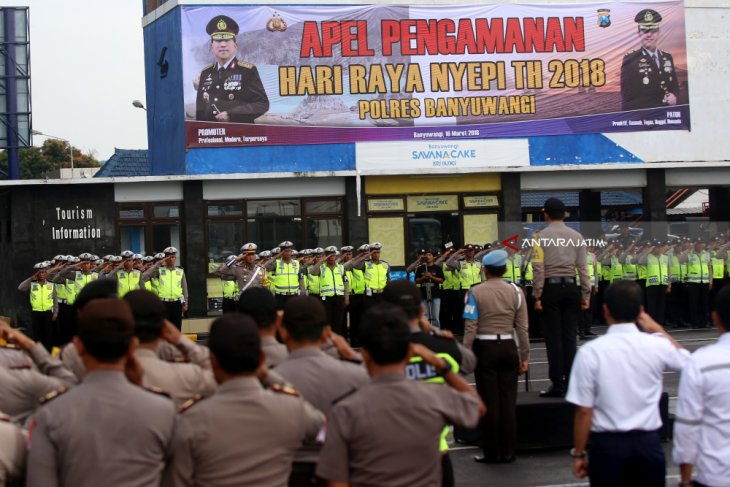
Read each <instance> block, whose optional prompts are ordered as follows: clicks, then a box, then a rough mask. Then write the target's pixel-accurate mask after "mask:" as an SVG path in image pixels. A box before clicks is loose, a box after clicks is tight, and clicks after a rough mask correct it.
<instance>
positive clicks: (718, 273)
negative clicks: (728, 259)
mask: <svg viewBox="0 0 730 487" xmlns="http://www.w3.org/2000/svg"><path fill="white" fill-rule="evenodd" d="M724 277H725V261H724V260H722V259H718V258H715V257H713V258H712V278H713V279H723V278H724Z"/></svg>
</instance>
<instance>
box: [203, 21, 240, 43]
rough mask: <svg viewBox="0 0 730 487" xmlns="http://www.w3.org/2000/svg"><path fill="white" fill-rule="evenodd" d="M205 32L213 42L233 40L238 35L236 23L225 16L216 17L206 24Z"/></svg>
mask: <svg viewBox="0 0 730 487" xmlns="http://www.w3.org/2000/svg"><path fill="white" fill-rule="evenodd" d="M205 32H207V33H208V35H209V36H210V38H211V39H213V40H215V41H225V40H228V39H235V38H236V34H238V23H237V22H236V21H235V20H233V19H232V18H230V17H228V16H227V15H216V16H215V17H213V18H212V19H210V22H208V25H207V26H206V27H205Z"/></svg>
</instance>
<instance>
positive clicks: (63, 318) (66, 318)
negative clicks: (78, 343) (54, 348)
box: [56, 303, 76, 346]
mask: <svg viewBox="0 0 730 487" xmlns="http://www.w3.org/2000/svg"><path fill="white" fill-rule="evenodd" d="M74 314H75V311H74V309H73V307H72V306H70V305H68V304H66V303H58V317H57V318H56V323H57V325H56V326H57V329H58V333H57V338H58V345H59V346H63V345H66V344H67V343H68V342H70V341H71V340H72V339H73V337H74V335H75V334H76V329H75V326H74V325H75V323H76V320H75V316H74Z"/></svg>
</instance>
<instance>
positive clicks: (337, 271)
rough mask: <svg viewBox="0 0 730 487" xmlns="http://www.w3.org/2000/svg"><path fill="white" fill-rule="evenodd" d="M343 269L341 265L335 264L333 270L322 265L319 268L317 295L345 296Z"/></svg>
mask: <svg viewBox="0 0 730 487" xmlns="http://www.w3.org/2000/svg"><path fill="white" fill-rule="evenodd" d="M344 277H345V268H344V267H343V266H342V264H335V268H334V269H333V268H331V267H329V266H328V265H327V264H322V265H321V266H320V268H319V295H320V296H344V295H345V279H344Z"/></svg>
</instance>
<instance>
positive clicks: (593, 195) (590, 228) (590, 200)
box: [578, 189, 601, 238]
mask: <svg viewBox="0 0 730 487" xmlns="http://www.w3.org/2000/svg"><path fill="white" fill-rule="evenodd" d="M578 213H579V217H580V221H581V230H580V231H581V233H582V234H583V236H585V237H589V238H597V237H598V235H599V234H600V233H601V192H600V191H591V190H589V189H584V190H583V191H580V192H579V193H578Z"/></svg>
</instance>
